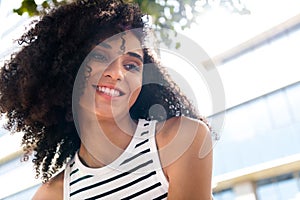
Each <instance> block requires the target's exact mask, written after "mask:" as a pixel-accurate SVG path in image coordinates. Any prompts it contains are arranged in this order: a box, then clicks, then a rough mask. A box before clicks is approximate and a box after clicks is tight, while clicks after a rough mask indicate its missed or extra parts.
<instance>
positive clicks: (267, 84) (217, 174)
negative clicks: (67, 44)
mask: <svg viewBox="0 0 300 200" xmlns="http://www.w3.org/2000/svg"><path fill="white" fill-rule="evenodd" d="M4 2H5V1H2V2H1V3H0V11H3V10H4V8H5V9H7V7H8V5H6V4H4ZM9 7H12V8H15V7H18V5H10V6H9ZM299 7H300V6H299ZM0 13H1V14H2V16H1V20H3V19H6V20H10V19H12V18H15V16H13V15H12V14H11V13H10V12H0ZM299 13H300V10H299V12H298V13H296V14H293V13H292V14H290V15H289V16H288V17H286V18H285V20H282V21H279V22H278V23H275V24H273V25H272V26H271V27H268V28H267V29H265V30H262V31H260V32H259V33H257V34H256V35H253V36H252V37H248V38H247V39H245V40H244V41H242V42H240V43H238V44H236V45H234V46H232V47H231V48H229V49H227V50H226V51H224V52H222V53H218V54H216V55H215V56H212V59H213V61H214V62H215V63H216V65H217V69H218V71H219V73H220V76H221V77H222V81H223V84H224V88H225V94H226V102H227V103H226V105H227V106H226V110H225V112H226V115H225V116H226V118H225V123H224V127H223V129H222V131H221V132H220V136H221V137H220V140H219V141H218V142H217V143H216V145H215V147H214V171H213V173H214V174H213V175H214V176H213V193H214V197H215V199H216V200H234V199H235V200H296V199H300V178H299V177H300V58H299V57H300V56H299V52H300V14H299ZM12 21H13V23H9V24H8V25H7V26H4V25H3V24H2V27H5V31H1V36H0V37H1V43H0V46H1V50H0V61H1V65H2V63H3V61H4V59H6V58H8V56H9V53H10V52H11V51H12V49H13V48H15V47H12V46H9V45H8V46H7V45H6V43H4V41H10V40H12V39H13V38H14V39H15V38H17V37H16V34H15V33H16V32H18V31H22V30H20V27H21V26H22V24H24V23H26V22H27V19H26V18H18V19H12ZM1 23H3V21H1ZM240 31H241V32H239V33H238V34H243V31H245V30H240ZM219 115H220V114H218V113H213V114H212V115H211V116H210V118H218V117H219ZM20 142H21V135H20V134H18V133H17V134H15V135H11V134H10V133H8V132H7V131H5V130H4V129H1V130H0V188H1V190H0V199H7V200H13V199H18V200H20V199H30V198H31V197H32V195H33V194H34V192H35V191H36V189H37V187H38V186H39V185H40V182H39V180H36V179H34V172H33V168H32V164H31V162H20V159H21V155H22V152H21V150H20V148H19V144H20ZM199 187H201V186H199Z"/></svg>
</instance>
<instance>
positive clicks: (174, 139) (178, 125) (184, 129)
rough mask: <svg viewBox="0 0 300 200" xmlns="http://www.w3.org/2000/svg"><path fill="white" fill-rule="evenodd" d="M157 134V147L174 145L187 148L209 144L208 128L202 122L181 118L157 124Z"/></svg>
mask: <svg viewBox="0 0 300 200" xmlns="http://www.w3.org/2000/svg"><path fill="white" fill-rule="evenodd" d="M157 132H158V136H157V140H158V143H159V144H158V145H159V147H163V146H167V145H168V146H169V145H172V144H175V143H176V144H177V145H178V144H181V145H184V146H185V145H188V146H189V147H192V146H191V145H192V144H195V145H193V146H196V147H200V146H202V143H204V142H208V143H210V139H211V137H210V131H209V128H208V127H207V125H206V124H205V123H204V122H202V121H200V120H195V119H191V118H188V117H183V116H181V117H172V118H170V119H168V120H167V121H165V122H164V123H158V125H157ZM199 145H200V146H199Z"/></svg>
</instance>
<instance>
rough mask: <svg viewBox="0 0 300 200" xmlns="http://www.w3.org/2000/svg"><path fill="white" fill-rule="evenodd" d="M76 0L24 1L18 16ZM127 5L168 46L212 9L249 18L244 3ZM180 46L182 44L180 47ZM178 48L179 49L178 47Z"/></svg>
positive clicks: (203, 0) (204, 0) (201, 0)
mask: <svg viewBox="0 0 300 200" xmlns="http://www.w3.org/2000/svg"><path fill="white" fill-rule="evenodd" d="M72 1H76V0H60V1H58V0H44V1H43V2H42V3H41V4H37V3H36V2H35V0H23V1H22V4H21V6H20V7H19V8H18V9H14V10H13V11H14V12H15V13H18V14H19V15H23V14H24V13H28V15H29V16H36V15H42V14H44V13H47V10H49V9H50V8H51V7H57V6H60V5H63V4H66V3H68V2H72ZM125 1H127V2H135V3H137V4H138V5H139V6H140V8H141V9H142V11H143V12H144V13H147V14H148V15H150V16H151V19H152V24H153V26H155V28H157V29H158V30H161V31H160V37H161V38H162V40H163V41H164V43H165V44H166V45H169V44H170V43H171V42H172V41H171V40H170V39H169V38H170V37H169V35H168V34H169V33H170V32H169V31H166V32H165V31H164V30H173V32H174V34H175V35H176V31H175V30H176V29H182V30H183V29H185V28H189V27H190V26H191V24H192V23H195V22H196V18H197V17H198V16H199V15H200V14H202V13H204V12H206V11H208V10H210V9H212V8H213V7H217V6H219V7H222V8H224V9H226V10H228V11H229V12H233V13H238V14H241V15H243V14H250V11H249V10H248V9H247V8H246V6H245V5H244V3H243V2H242V0H125ZM177 45H178V46H179V44H177ZM177 45H176V46H177Z"/></svg>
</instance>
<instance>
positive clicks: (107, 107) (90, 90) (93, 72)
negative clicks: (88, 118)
mask: <svg viewBox="0 0 300 200" xmlns="http://www.w3.org/2000/svg"><path fill="white" fill-rule="evenodd" d="M142 74H143V50H142V48H141V43H140V41H139V40H138V39H137V38H136V36H135V35H134V34H133V33H132V32H127V33H125V34H123V33H122V34H119V35H117V36H114V37H112V38H109V39H107V40H105V41H103V42H101V43H100V44H98V45H97V46H96V47H95V48H94V49H93V50H92V51H91V52H90V54H89V55H88V57H87V59H86V77H87V79H86V88H85V91H84V94H83V96H82V97H81V99H80V105H81V107H83V108H84V109H88V111H90V112H94V113H95V114H96V115H97V118H98V119H99V118H100V119H101V118H120V117H124V116H129V109H130V107H131V106H132V105H133V104H134V102H135V101H136V99H137V97H138V95H139V92H140V90H141V86H142Z"/></svg>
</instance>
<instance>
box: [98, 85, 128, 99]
mask: <svg viewBox="0 0 300 200" xmlns="http://www.w3.org/2000/svg"><path fill="white" fill-rule="evenodd" d="M93 87H94V88H95V89H96V90H97V91H98V92H100V93H104V94H106V95H108V96H111V97H119V96H122V95H124V93H123V92H121V91H120V90H118V89H115V88H108V87H105V86H98V85H93Z"/></svg>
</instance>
